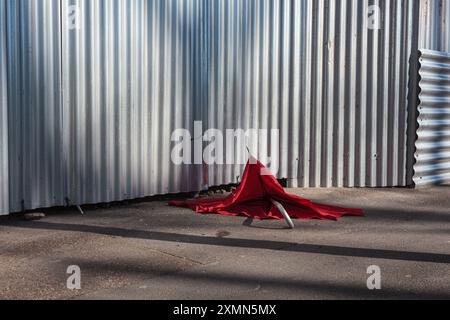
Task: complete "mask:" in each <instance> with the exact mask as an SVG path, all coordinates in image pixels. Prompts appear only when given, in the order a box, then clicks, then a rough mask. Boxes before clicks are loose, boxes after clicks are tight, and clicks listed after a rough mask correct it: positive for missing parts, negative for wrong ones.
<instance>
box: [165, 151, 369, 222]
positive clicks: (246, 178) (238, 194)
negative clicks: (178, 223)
mask: <svg viewBox="0 0 450 320" xmlns="http://www.w3.org/2000/svg"><path fill="white" fill-rule="evenodd" d="M169 205H172V206H178V207H186V208H190V209H192V210H195V211H196V212H199V213H218V214H225V215H231V216H241V215H242V216H247V217H250V218H254V219H283V218H284V219H286V221H287V222H288V224H289V226H290V227H291V228H292V227H293V226H294V225H293V223H292V220H291V219H290V218H293V219H320V220H337V219H338V218H341V217H343V216H364V213H363V210H361V209H351V208H340V207H335V206H329V205H324V204H319V203H314V202H312V201H309V200H307V199H303V198H300V197H297V196H294V195H290V194H288V193H287V192H286V191H285V190H284V189H283V187H282V186H281V185H280V184H279V183H278V181H277V179H276V178H275V177H274V176H273V175H272V174H270V172H269V170H267V169H266V168H265V167H264V165H263V164H262V163H261V162H259V161H257V160H256V159H251V160H249V161H248V163H247V166H246V168H245V171H244V175H243V178H242V182H241V184H240V185H239V187H238V188H237V189H236V190H235V191H233V192H232V193H231V194H230V195H229V196H228V197H225V198H213V199H203V200H195V201H172V202H170V203H169Z"/></svg>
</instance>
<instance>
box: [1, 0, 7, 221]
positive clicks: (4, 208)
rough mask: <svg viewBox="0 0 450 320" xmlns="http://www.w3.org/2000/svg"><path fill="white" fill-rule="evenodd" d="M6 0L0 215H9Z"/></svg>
mask: <svg viewBox="0 0 450 320" xmlns="http://www.w3.org/2000/svg"><path fill="white" fill-rule="evenodd" d="M6 71H7V68H6V0H0V215H1V214H5V213H9V172H8V96H7V90H6V89H7V83H6V76H7V74H6Z"/></svg>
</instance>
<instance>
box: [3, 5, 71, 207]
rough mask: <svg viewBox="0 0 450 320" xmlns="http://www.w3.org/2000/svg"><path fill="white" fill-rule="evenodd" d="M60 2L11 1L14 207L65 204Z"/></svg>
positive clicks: (10, 63)
mask: <svg viewBox="0 0 450 320" xmlns="http://www.w3.org/2000/svg"><path fill="white" fill-rule="evenodd" d="M60 9H61V8H60V1H57V0H39V1H15V0H8V1H7V11H8V17H7V21H8V32H7V36H8V91H9V170H10V171H9V176H10V190H9V195H10V207H11V208H10V209H11V211H12V212H15V211H20V210H22V209H33V208H38V207H51V206H58V205H63V204H64V203H65V201H64V198H65V197H64V196H65V188H64V175H63V172H64V165H65V164H64V162H63V158H62V139H61V137H62V103H61V102H62V101H61V80H60V78H61V77H60V74H61V68H60V65H61V63H60V62H61V53H60V51H61V50H60V49H61V45H60V38H61V34H60Z"/></svg>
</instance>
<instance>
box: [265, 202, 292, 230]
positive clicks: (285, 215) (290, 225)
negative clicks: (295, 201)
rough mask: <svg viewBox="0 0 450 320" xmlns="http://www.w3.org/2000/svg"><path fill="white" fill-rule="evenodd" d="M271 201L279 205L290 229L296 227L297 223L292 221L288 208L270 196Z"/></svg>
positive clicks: (276, 205)
mask: <svg viewBox="0 0 450 320" xmlns="http://www.w3.org/2000/svg"><path fill="white" fill-rule="evenodd" d="M270 201H271V202H272V204H273V205H274V206H275V207H277V209H278V210H279V211H280V212H281V214H282V215H283V217H284V219H285V220H286V223H287V224H288V226H289V229H294V228H295V225H294V223H293V222H292V219H291V217H290V216H289V214H288V213H287V211H286V209H285V208H284V207H283V206H282V205H281V203H279V202H278V201H276V200H274V199H272V198H270Z"/></svg>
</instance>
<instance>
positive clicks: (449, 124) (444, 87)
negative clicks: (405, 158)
mask: <svg viewBox="0 0 450 320" xmlns="http://www.w3.org/2000/svg"><path fill="white" fill-rule="evenodd" d="M419 61H420V70H419V74H420V94H419V100H420V105H419V113H420V115H419V130H418V132H417V136H418V139H417V143H416V147H417V151H416V164H415V167H414V170H415V176H414V182H415V183H416V185H418V186H420V185H428V184H437V185H439V184H449V183H450V53H447V52H438V51H431V50H421V56H420V60H419Z"/></svg>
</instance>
